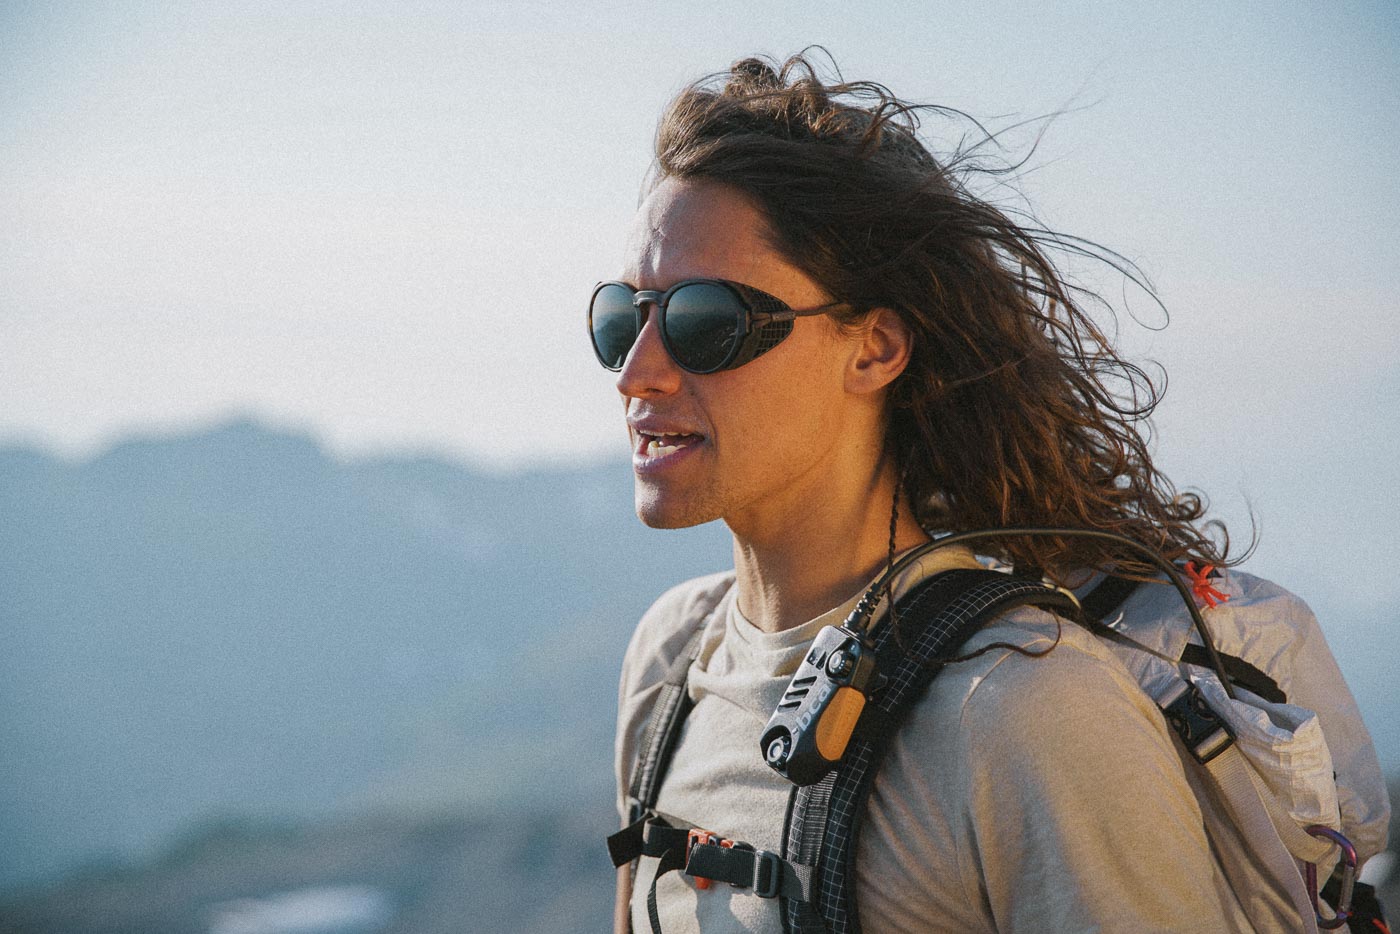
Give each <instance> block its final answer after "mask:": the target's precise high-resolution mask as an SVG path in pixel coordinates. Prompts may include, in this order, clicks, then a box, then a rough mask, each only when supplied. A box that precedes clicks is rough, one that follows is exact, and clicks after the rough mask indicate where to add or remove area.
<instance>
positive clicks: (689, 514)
mask: <svg viewBox="0 0 1400 934" xmlns="http://www.w3.org/2000/svg"><path fill="white" fill-rule="evenodd" d="M635 501H636V508H637V518H638V519H641V520H642V524H643V525H646V526H648V527H649V528H653V529H688V528H690V527H692V526H696V525H704V524H705V523H706V522H713V521H714V520H715V519H718V518H719V516H718V515H714V514H711V511H709V510H706V509H705V508H703V506H702V505H701V504H699V503H694V502H682V501H680V498H679V497H675V496H667V495H665V494H664V493H662V492H660V491H658V490H655V489H651V488H650V487H647V486H644V485H643V484H641V483H638V484H637V487H636V497H635Z"/></svg>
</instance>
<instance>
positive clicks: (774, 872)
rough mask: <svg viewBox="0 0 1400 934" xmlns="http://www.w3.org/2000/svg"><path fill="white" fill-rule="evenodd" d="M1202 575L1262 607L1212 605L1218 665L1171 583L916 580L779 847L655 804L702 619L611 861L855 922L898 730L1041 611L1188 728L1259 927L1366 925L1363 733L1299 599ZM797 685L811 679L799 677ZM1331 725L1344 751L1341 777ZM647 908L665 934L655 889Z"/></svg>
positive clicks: (1375, 809)
mask: <svg viewBox="0 0 1400 934" xmlns="http://www.w3.org/2000/svg"><path fill="white" fill-rule="evenodd" d="M1193 580H1195V588H1194V589H1195V592H1196V594H1197V595H1198V596H1200V597H1202V598H1203V599H1204V600H1206V601H1209V602H1210V603H1211V605H1212V606H1216V605H1217V604H1218V606H1219V607H1222V608H1223V607H1227V606H1230V603H1229V600H1230V598H1232V597H1233V598H1235V603H1236V606H1237V607H1238V606H1240V605H1241V604H1247V605H1248V606H1249V607H1255V606H1259V607H1260V608H1262V609H1263V610H1264V611H1265V612H1263V613H1260V612H1257V611H1251V612H1242V613H1237V612H1234V608H1232V609H1231V610H1230V611H1226V612H1221V613H1219V614H1217V615H1215V616H1213V617H1212V625H1211V627H1210V628H1211V632H1212V634H1213V635H1214V637H1215V639H1214V641H1215V642H1217V643H1218V644H1219V648H1220V651H1221V652H1222V653H1223V655H1222V656H1221V657H1220V664H1219V665H1217V664H1215V663H1214V662H1215V659H1213V658H1211V657H1210V650H1208V649H1207V648H1206V646H1205V645H1203V644H1202V640H1201V639H1199V638H1196V640H1195V641H1193V633H1192V621H1191V619H1190V617H1189V616H1188V615H1187V614H1186V613H1183V612H1182V604H1181V598H1180V597H1179V596H1178V594H1177V593H1176V592H1173V590H1172V588H1169V587H1162V586H1153V585H1142V586H1139V585H1138V584H1136V583H1135V582H1132V581H1126V580H1122V579H1118V578H1112V577H1107V578H1104V579H1102V580H1101V581H1100V582H1098V583H1097V584H1096V586H1094V587H1093V589H1092V590H1091V591H1090V592H1089V593H1088V594H1087V595H1086V596H1085V597H1084V598H1083V600H1082V602H1081V601H1076V600H1075V599H1074V598H1073V597H1071V596H1070V595H1069V594H1067V593H1066V592H1064V591H1061V590H1059V589H1057V588H1053V587H1050V586H1048V585H1046V584H1044V583H1042V582H1041V581H1039V580H1036V579H1033V578H1029V577H1018V576H1016V575H1014V574H1009V573H1006V572H1005V571H1003V570H956V571H947V572H944V573H942V574H938V575H935V576H933V577H931V578H929V579H927V580H925V581H923V582H921V583H920V584H919V585H917V586H916V587H915V588H913V589H912V590H911V591H910V592H909V593H907V594H905V595H904V596H903V597H902V598H901V599H900V600H899V602H898V603H897V604H896V605H895V616H896V617H897V618H898V619H899V621H900V625H899V628H900V633H901V634H902V638H900V639H894V638H891V633H892V632H893V629H892V627H890V626H888V625H885V626H882V627H878V628H877V629H876V630H875V632H874V634H873V639H872V640H871V641H872V645H873V650H874V661H875V665H874V668H875V670H876V671H878V672H879V673H880V675H879V677H880V678H881V679H882V683H881V684H880V686H879V687H878V689H877V690H875V691H874V692H872V694H871V698H870V702H869V705H868V709H867V710H865V711H863V712H859V719H858V723H857V725H856V726H855V728H854V731H853V733H852V736H851V739H850V741H849V745H848V746H847V747H846V748H845V749H844V755H840V756H837V757H835V758H839V764H837V765H836V767H835V768H833V769H832V770H831V771H829V772H827V773H826V774H825V775H824V776H822V777H820V779H819V780H816V781H814V782H812V783H810V784H800V785H798V786H797V787H795V788H794V789H793V792H792V794H791V796H790V798H789V806H788V815H787V820H786V828H787V829H786V832H785V834H784V845H783V851H782V853H781V854H775V853H771V852H766V851H761V850H756V849H754V848H753V847H752V846H749V845H747V844H745V843H742V842H734V841H729V840H724V839H721V838H720V837H718V836H717V835H714V834H710V833H709V832H707V831H699V830H697V829H695V828H690V827H684V826H682V827H674V826H672V825H670V824H669V823H668V822H666V821H665V820H664V819H663V818H660V817H659V816H657V815H656V814H654V813H653V812H652V808H653V807H654V805H655V803H656V799H657V795H658V794H659V791H660V786H661V781H662V779H663V778H664V775H665V771H666V767H667V765H668V764H669V760H670V755H671V753H672V752H673V750H674V748H675V743H676V741H677V738H678V736H679V734H680V728H681V725H682V723H683V722H684V718H685V716H686V714H687V713H688V712H689V698H688V696H687V693H686V674H687V672H688V670H689V668H690V663H691V662H692V661H693V660H694V658H695V657H696V654H697V653H698V651H699V635H700V633H699V630H698V629H697V631H696V632H695V633H694V634H693V636H692V637H691V639H690V642H689V644H688V645H687V646H686V648H685V649H684V650H683V651H682V652H681V654H680V655H679V656H678V657H677V659H676V660H675V663H674V664H673V665H672V667H671V669H670V671H669V672H668V675H667V677H666V680H665V683H664V686H663V689H662V692H661V694H660V697H659V698H658V701H657V703H656V705H655V707H654V708H653V712H652V716H651V718H650V720H649V722H648V725H647V727H646V730H645V732H644V734H643V737H642V742H641V746H640V751H639V756H638V762H637V767H636V768H635V770H634V772H633V780H632V784H631V788H630V795H629V796H630V798H631V800H632V802H633V806H632V814H631V822H630V823H629V825H628V826H627V827H626V828H624V829H623V830H621V831H619V832H618V833H616V834H614V835H613V836H612V837H610V838H609V841H608V844H609V851H610V854H611V856H612V859H613V862H614V865H616V866H621V865H623V864H625V863H627V862H630V861H631V860H633V859H636V858H637V857H638V856H639V855H649V856H654V857H658V858H659V859H660V864H659V865H658V868H657V873H656V878H660V877H661V876H662V875H664V874H665V873H666V872H669V871H672V870H682V871H684V872H686V873H688V874H690V875H692V876H695V877H697V879H701V880H714V881H723V882H727V883H729V884H731V885H736V886H740V887H751V888H752V889H753V891H754V893H755V894H757V895H760V896H764V897H777V898H779V899H780V901H781V911H782V916H783V923H784V929H785V930H788V931H793V932H798V934H809V932H810V934H816V932H832V934H846V932H852V934H854V932H858V931H859V930H860V925H859V920H858V911H857V905H856V899H855V891H854V877H853V873H852V872H851V855H852V853H853V852H854V850H853V847H854V840H855V836H856V834H857V833H858V832H859V829H860V828H859V822H860V817H861V814H862V811H863V808H864V803H865V800H866V797H867V796H868V794H869V791H870V787H871V783H872V782H873V780H874V777H875V775H876V774H877V773H878V770H879V765H880V761H881V757H882V755H883V753H884V752H885V750H886V748H887V747H888V744H889V741H890V738H891V737H892V735H893V733H894V732H895V730H896V729H897V728H898V726H899V724H900V723H901V722H902V720H903V718H904V717H905V716H906V715H907V714H908V713H909V711H910V710H911V709H912V707H913V706H914V705H915V703H916V702H917V701H918V699H919V698H921V697H922V696H923V694H924V693H925V691H926V689H927V687H928V684H929V682H930V681H931V679H932V678H933V677H934V675H935V674H936V673H937V671H938V669H939V667H940V665H939V664H938V662H939V660H940V659H947V658H948V657H949V656H950V655H951V654H952V652H953V651H954V650H955V649H957V648H958V647H959V646H961V645H962V644H963V643H964V642H966V640H967V639H968V638H969V637H970V636H971V635H972V634H973V633H975V632H976V631H977V630H978V629H980V628H981V627H982V626H984V625H985V624H987V623H988V622H990V621H991V620H993V619H995V618H997V617H998V616H1000V615H1002V614H1004V613H1006V612H1009V611H1010V610H1012V609H1014V608H1016V607H1019V606H1025V605H1033V606H1039V607H1041V608H1043V609H1047V610H1049V611H1051V612H1055V613H1058V614H1060V615H1061V616H1065V617H1067V618H1070V619H1073V620H1075V621H1077V622H1079V623H1081V624H1083V625H1085V626H1087V627H1088V628H1089V629H1090V630H1091V631H1093V632H1094V633H1096V634H1097V635H1099V636H1100V637H1101V638H1102V639H1104V640H1105V641H1106V643H1107V644H1108V646H1109V647H1110V648H1111V649H1112V650H1113V652H1114V653H1115V654H1116V655H1117V656H1118V657H1119V658H1120V660H1122V661H1123V662H1124V664H1125V666H1126V667H1127V668H1128V670H1129V671H1130V672H1132V673H1133V675H1134V676H1135V677H1136V678H1137V680H1138V682H1139V684H1140V685H1141V686H1142V687H1143V690H1144V691H1145V692H1146V693H1147V694H1148V695H1149V696H1151V697H1152V698H1153V700H1154V701H1156V702H1157V704H1158V706H1159V707H1160V708H1161V709H1162V710H1163V713H1164V716H1165V717H1166V719H1167V720H1168V722H1169V723H1170V724H1171V725H1172V726H1173V728H1174V731H1175V733H1176V735H1177V736H1178V738H1179V739H1180V743H1179V748H1178V752H1179V754H1180V755H1181V757H1182V761H1183V769H1184V770H1185V772H1186V775H1187V779H1188V782H1189V784H1190V785H1191V787H1192V790H1193V791H1194V792H1195V794H1196V796H1197V797H1198V799H1200V800H1201V801H1202V803H1203V806H1202V813H1203V814H1204V815H1205V816H1206V817H1207V831H1208V835H1209V837H1210V839H1211V843H1212V846H1213V848H1214V849H1215V851H1216V854H1217V857H1218V859H1219V861H1220V863H1221V865H1222V869H1223V870H1224V872H1225V875H1226V877H1227V879H1229V880H1230V882H1231V886H1232V889H1233V890H1234V892H1235V894H1236V897H1237V898H1238V899H1239V901H1240V904H1241V907H1242V908H1243V909H1244V911H1245V914H1246V915H1247V917H1249V919H1250V921H1251V923H1253V924H1254V925H1255V926H1256V927H1258V928H1260V929H1262V930H1306V931H1317V930H1318V929H1319V925H1321V926H1322V927H1325V928H1333V927H1340V926H1341V925H1342V924H1349V925H1351V926H1352V929H1353V930H1363V929H1364V930H1368V931H1370V932H1371V934H1375V931H1376V928H1374V927H1370V926H1369V923H1368V922H1369V920H1370V919H1372V918H1380V917H1381V915H1380V908H1379V905H1378V904H1377V903H1376V902H1375V900H1374V897H1373V894H1372V893H1371V892H1369V891H1368V888H1367V887H1365V886H1361V885H1360V884H1357V883H1355V872H1356V869H1357V867H1358V865H1359V864H1360V863H1361V862H1364V860H1365V859H1366V858H1367V857H1368V856H1370V855H1373V854H1374V853H1376V852H1378V851H1379V850H1381V849H1382V848H1383V847H1384V845H1385V840H1384V834H1385V827H1386V823H1387V820H1388V803H1387V801H1386V797H1385V791H1384V783H1383V780H1382V779H1381V777H1380V771H1379V766H1378V765H1377V764H1376V762H1375V755H1374V751H1373V750H1372V749H1371V746H1370V741H1369V737H1368V736H1367V735H1366V733H1365V729H1364V727H1363V726H1362V725H1361V722H1360V718H1359V714H1358V713H1357V712H1356V709H1355V706H1354V703H1353V702H1352V701H1351V697H1350V693H1349V692H1348V691H1347V690H1346V687H1345V684H1344V682H1343V681H1342V679H1341V675H1340V672H1338V671H1337V669H1336V664H1335V661H1333V660H1332V658H1331V655H1330V653H1329V652H1328V651H1327V649H1326V645H1325V643H1324V642H1323V641H1322V639H1321V634H1320V632H1319V631H1318V629H1317V624H1316V621H1315V620H1314V619H1313V617H1312V616H1311V614H1310V613H1307V612H1306V608H1305V607H1303V606H1302V604H1301V602H1300V601H1298V600H1297V599H1296V598H1293V597H1291V595H1289V594H1287V593H1286V592H1285V591H1282V590H1281V589H1279V588H1276V587H1274V586H1273V585H1271V584H1268V583H1267V582H1264V581H1260V580H1258V579H1257V578H1253V577H1251V576H1250V575H1245V574H1238V573H1234V572H1228V573H1226V574H1225V575H1213V576H1208V575H1207V574H1201V575H1198V576H1194V577H1193ZM874 591H875V588H872V591H871V592H872V593H874ZM1241 598H1244V599H1241ZM1120 607H1121V608H1122V611H1121V612H1118V611H1119V609H1120ZM1115 613H1117V618H1116V619H1115V620H1113V621H1112V622H1106V620H1108V619H1109V617H1110V616H1112V615H1114V614H1115ZM818 641H820V637H819V640H818ZM1207 641H1208V640H1207ZM815 655H816V652H815V650H814V651H813V656H815ZM812 661H813V658H812V657H811V656H809V658H808V660H807V663H806V664H804V666H803V667H802V668H800V669H799V671H798V672H797V674H796V675H794V679H793V683H792V685H791V686H790V688H789V691H788V693H787V694H785V701H787V700H788V699H789V698H792V697H794V696H796V697H797V699H798V700H801V699H802V696H803V693H805V692H806V691H809V690H811V687H812V686H811V682H810V674H806V673H805V672H806V671H807V669H808V664H809V663H810V662H812ZM1222 674H1223V676H1224V679H1222V677H1221V675H1222ZM804 678H806V679H807V682H808V683H806V684H803V683H799V682H802V681H803V680H804ZM1226 680H1227V681H1228V683H1229V685H1230V686H1229V688H1228V689H1227V688H1226V687H1225V681H1226ZM794 692H798V693H797V694H796V695H794ZM1232 694H1233V695H1235V697H1232V696H1231V695H1232ZM1290 699H1292V700H1295V701H1299V702H1302V703H1306V704H1308V705H1309V706H1311V707H1312V708H1313V709H1305V708H1304V707H1302V706H1299V705H1298V704H1296V703H1295V704H1289V703H1287V701H1288V700H1290ZM780 706H781V705H780ZM1314 711H1316V713H1315V712H1314ZM1319 714H1320V715H1321V716H1319ZM1323 721H1326V725H1327V728H1328V736H1329V738H1331V739H1332V740H1333V744H1334V746H1335V747H1336V754H1335V761H1336V768H1337V775H1336V778H1335V781H1334V780H1333V776H1332V771H1333V756H1332V755H1330V754H1329V749H1328V743H1327V742H1326V741H1324V740H1323V738H1322V725H1321V724H1322V722H1323ZM765 735H767V734H765ZM1339 740H1340V742H1338V741H1339ZM771 758H772V757H771V756H770V764H772V762H771ZM784 774H787V773H786V772H785V773H784ZM803 780H804V781H806V780H807V779H806V777H804V778H803ZM1222 815H1223V817H1222ZM1343 834H1345V836H1344V835H1343ZM1348 837H1349V838H1350V839H1348ZM1333 864H1340V865H1339V866H1338V871H1337V874H1336V876H1335V877H1334V878H1333V879H1332V880H1331V882H1330V883H1329V888H1327V889H1324V891H1323V894H1324V895H1325V896H1330V897H1329V901H1330V902H1331V903H1332V904H1334V905H1336V906H1337V907H1338V909H1341V910H1342V912H1343V913H1341V914H1334V913H1333V912H1332V911H1331V910H1330V909H1328V908H1327V907H1326V905H1321V904H1320V903H1318V902H1317V901H1316V897H1317V885H1316V882H1317V877H1318V876H1319V875H1320V876H1321V877H1322V878H1327V877H1328V875H1329V874H1330V873H1331V869H1332V866H1333ZM1319 868H1320V869H1321V870H1322V871H1321V872H1320V873H1319V871H1318V870H1319ZM1237 880H1238V881H1237ZM1261 880H1262V884H1261ZM701 884H702V885H703V884H705V883H701ZM648 909H649V915H650V918H651V923H652V929H653V931H654V932H659V921H658V917H657V911H656V907H655V882H653V885H652V889H651V891H650V892H649V894H648ZM1348 909H1350V913H1349V915H1348V914H1347V913H1346V912H1347V910H1348ZM1363 923H1364V924H1367V926H1366V927H1364V928H1363V927H1362V926H1361V925H1362V924H1363Z"/></svg>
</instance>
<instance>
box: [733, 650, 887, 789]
mask: <svg viewBox="0 0 1400 934" xmlns="http://www.w3.org/2000/svg"><path fill="white" fill-rule="evenodd" d="M875 680H876V671H875V649H874V646H872V645H871V644H870V643H869V642H867V641H866V640H865V639H864V638H862V636H861V635H860V634H859V633H858V632H856V631H855V630H853V629H850V628H847V627H846V626H827V627H825V628H824V629H822V631H821V632H819V633H817V637H816V639H814V640H812V645H811V647H810V648H809V649H808V650H807V657H806V658H804V659H803V660H802V664H801V665H799V666H798V668H797V671H796V672H795V673H794V674H793V676H792V681H790V682H789V683H788V688H787V690H786V691H784V692H783V699H782V700H781V701H779V702H778V708H777V709H776V710H774V711H773V716H771V717H769V718H768V725H767V726H766V727H764V729H763V734H762V735H761V736H760V737H759V741H758V742H759V747H760V748H761V749H762V750H763V757H764V759H765V760H767V762H768V765H769V766H771V767H772V768H773V770H774V771H776V772H777V773H778V774H779V775H782V776H783V777H784V778H786V779H788V781H790V782H792V783H793V784H796V785H811V784H813V783H814V782H817V781H820V780H821V777H822V776H823V775H825V774H826V773H827V772H829V771H831V770H832V769H833V768H834V767H835V766H836V764H837V763H838V762H840V761H841V757H842V756H843V755H845V752H846V746H847V745H848V744H849V743H850V741H851V734H852V733H853V732H854V731H855V728H856V723H857V722H858V721H859V720H860V715H861V712H862V711H864V710H865V702H866V697H867V695H868V694H869V692H870V690H871V688H872V687H873V686H874V682H875Z"/></svg>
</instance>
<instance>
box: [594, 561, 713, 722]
mask: <svg viewBox="0 0 1400 934" xmlns="http://www.w3.org/2000/svg"><path fill="white" fill-rule="evenodd" d="M733 585H734V572H733V571H722V572H720V573H718V574H707V575H705V576H704V577H696V578H692V579H691V580H688V581H685V582H684V583H681V584H677V585H676V586H674V587H672V588H670V589H669V590H667V591H666V592H665V593H663V594H662V595H661V596H659V597H657V598H656V601H655V602H654V603H652V605H651V607H650V608H649V609H648V610H647V611H646V612H645V613H643V614H642V618H641V620H640V621H639V622H638V623H637V628H636V629H635V630H634V631H633V632H632V638H631V640H630V641H629V642H628V644H627V653H626V654H625V655H624V656H623V660H622V693H623V694H624V695H626V694H629V693H635V692H636V691H637V690H640V689H642V688H644V687H646V686H647V685H650V684H655V683H657V682H659V681H661V680H662V679H663V678H664V677H665V676H666V671H667V669H669V668H670V666H671V663H672V662H674V661H675V659H676V656H678V655H680V653H681V651H682V650H683V649H684V648H685V644H686V642H687V640H689V639H690V636H691V634H692V633H694V632H695V627H696V626H698V625H700V624H701V622H703V621H704V619H705V617H706V616H708V615H709V614H710V613H711V611H713V610H714V608H715V607H716V606H718V605H719V603H720V601H721V600H723V599H724V596H725V594H727V593H728V592H729V590H730V588H732V587H733Z"/></svg>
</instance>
